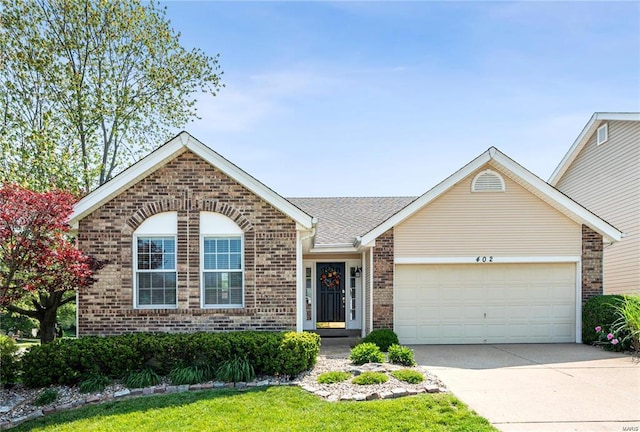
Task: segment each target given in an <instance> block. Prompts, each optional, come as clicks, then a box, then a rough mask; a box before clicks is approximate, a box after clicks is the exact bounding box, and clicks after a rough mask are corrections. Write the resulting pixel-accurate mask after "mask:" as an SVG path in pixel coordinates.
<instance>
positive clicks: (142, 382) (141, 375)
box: [122, 367, 160, 388]
mask: <svg viewBox="0 0 640 432" xmlns="http://www.w3.org/2000/svg"><path fill="white" fill-rule="evenodd" d="M122 383H123V384H124V385H125V386H126V387H128V388H142V387H150V386H154V385H156V384H159V383H160V377H159V376H158V374H157V373H156V372H155V371H154V370H153V369H151V368H150V367H147V368H144V369H142V370H139V371H132V372H129V373H128V374H127V375H126V376H125V377H124V379H123V380H122Z"/></svg>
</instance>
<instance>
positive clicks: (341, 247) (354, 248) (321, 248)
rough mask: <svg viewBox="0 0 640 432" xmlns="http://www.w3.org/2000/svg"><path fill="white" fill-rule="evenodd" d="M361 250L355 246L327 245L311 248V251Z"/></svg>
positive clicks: (338, 251) (348, 251)
mask: <svg viewBox="0 0 640 432" xmlns="http://www.w3.org/2000/svg"><path fill="white" fill-rule="evenodd" d="M357 252H360V250H359V249H358V248H356V247H353V246H337V247H333V246H327V247H323V246H320V247H312V248H311V249H309V253H310V254H312V253H357Z"/></svg>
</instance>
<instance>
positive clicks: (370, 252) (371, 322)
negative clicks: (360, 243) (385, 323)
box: [369, 248, 396, 333]
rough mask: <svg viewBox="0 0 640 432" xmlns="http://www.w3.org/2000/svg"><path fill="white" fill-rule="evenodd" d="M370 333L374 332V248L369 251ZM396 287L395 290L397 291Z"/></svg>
mask: <svg viewBox="0 0 640 432" xmlns="http://www.w3.org/2000/svg"><path fill="white" fill-rule="evenodd" d="M369 289H370V290H371V291H369V294H370V295H369V308H370V309H369V333H371V331H373V248H371V249H369ZM395 289H396V288H395V286H394V287H393V290H394V291H395Z"/></svg>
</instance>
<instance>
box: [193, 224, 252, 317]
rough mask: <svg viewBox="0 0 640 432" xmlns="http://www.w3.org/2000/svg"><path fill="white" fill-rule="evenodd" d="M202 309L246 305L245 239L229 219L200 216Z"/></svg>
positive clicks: (239, 229) (240, 230) (238, 228)
mask: <svg viewBox="0 0 640 432" xmlns="http://www.w3.org/2000/svg"><path fill="white" fill-rule="evenodd" d="M200 233H201V238H202V242H201V248H200V250H201V254H200V256H201V262H202V293H201V296H202V302H201V303H202V307H218V308H241V307H243V305H244V236H243V232H242V229H241V228H240V227H239V226H238V225H236V223H235V222H233V221H232V220H231V219H229V218H228V217H226V216H224V215H222V214H219V213H212V212H201V213H200Z"/></svg>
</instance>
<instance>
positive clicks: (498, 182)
mask: <svg viewBox="0 0 640 432" xmlns="http://www.w3.org/2000/svg"><path fill="white" fill-rule="evenodd" d="M471 192H504V179H503V178H502V176H501V175H500V174H498V173H497V172H495V171H492V170H485V171H482V172H481V173H478V175H476V176H475V178H474V179H473V182H472V183H471Z"/></svg>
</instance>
